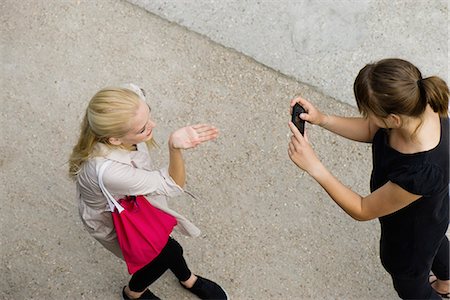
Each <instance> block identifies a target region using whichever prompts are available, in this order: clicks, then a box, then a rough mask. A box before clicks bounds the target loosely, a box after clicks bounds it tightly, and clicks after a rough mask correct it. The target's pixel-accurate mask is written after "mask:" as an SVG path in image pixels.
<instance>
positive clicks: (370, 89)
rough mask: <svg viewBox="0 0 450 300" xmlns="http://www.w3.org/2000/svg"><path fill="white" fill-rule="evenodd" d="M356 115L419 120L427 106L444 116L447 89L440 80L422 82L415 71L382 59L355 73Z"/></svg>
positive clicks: (396, 61)
mask: <svg viewBox="0 0 450 300" xmlns="http://www.w3.org/2000/svg"><path fill="white" fill-rule="evenodd" d="M353 91H354V93H355V98H356V103H357V105H358V109H359V111H360V113H362V114H363V115H364V116H367V115H368V114H369V113H372V114H374V115H375V116H377V117H381V118H385V117H387V116H388V115H389V114H398V115H406V116H411V117H420V116H421V115H422V114H423V112H424V111H425V108H426V107H427V104H430V106H431V108H432V109H433V110H434V111H435V112H437V113H439V114H440V115H446V114H447V112H448V98H449V88H448V86H447V84H446V83H445V81H444V80H442V79H441V78H439V77H436V76H432V77H427V78H422V74H421V73H420V71H419V69H418V68H417V67H415V66H414V65H413V64H411V63H410V62H407V61H405V60H402V59H397V58H390V59H383V60H381V61H379V62H377V63H373V64H368V65H366V66H365V67H364V68H362V69H361V71H359V74H358V76H357V77H356V79H355V83H354V85H353Z"/></svg>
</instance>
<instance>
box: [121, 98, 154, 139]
mask: <svg viewBox="0 0 450 300" xmlns="http://www.w3.org/2000/svg"><path fill="white" fill-rule="evenodd" d="M150 112H151V111H150V106H148V104H147V103H145V102H144V101H139V107H138V110H137V112H136V116H135V117H134V118H133V119H131V121H130V127H131V129H130V131H128V133H127V134H126V135H125V136H123V137H121V138H119V139H118V140H120V142H121V144H122V145H124V146H131V145H135V144H138V143H142V142H146V141H148V140H150V139H151V138H152V137H153V128H155V127H156V123H155V122H153V120H152V119H151V114H150Z"/></svg>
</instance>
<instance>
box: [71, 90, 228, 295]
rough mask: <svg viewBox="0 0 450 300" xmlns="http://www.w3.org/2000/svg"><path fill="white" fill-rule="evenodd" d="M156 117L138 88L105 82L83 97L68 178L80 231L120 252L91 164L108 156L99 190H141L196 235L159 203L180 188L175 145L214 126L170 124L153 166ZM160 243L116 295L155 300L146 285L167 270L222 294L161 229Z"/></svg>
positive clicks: (200, 137)
mask: <svg viewBox="0 0 450 300" xmlns="http://www.w3.org/2000/svg"><path fill="white" fill-rule="evenodd" d="M155 126H156V124H155V123H154V122H153V120H152V117H151V110H150V106H149V105H148V104H147V103H146V99H145V93H144V91H143V90H142V89H140V88H139V87H137V86H136V85H133V84H129V85H125V86H124V87H113V88H105V89H103V90H100V91H99V92H97V93H96V94H95V95H94V97H93V98H92V99H91V101H90V102H89V105H88V107H87V110H86V113H85V116H84V120H83V122H82V125H81V134H80V137H79V140H78V143H77V144H76V145H75V147H74V148H73V152H72V155H71V157H70V176H71V177H72V178H73V179H74V180H75V182H76V187H77V197H78V201H79V212H80V216H81V219H82V220H83V223H84V225H85V227H86V228H87V230H88V232H89V233H90V234H91V235H92V236H93V237H94V238H95V239H97V240H98V241H99V242H100V243H101V244H102V245H103V246H104V247H105V248H106V249H108V250H109V251H111V252H112V253H114V254H115V255H116V256H118V257H120V258H123V256H122V253H121V250H120V247H119V244H118V241H117V236H116V232H115V229H114V225H113V221H112V217H111V211H110V209H109V206H108V203H107V199H106V197H105V195H103V194H102V191H101V188H100V187H99V182H98V177H97V176H98V174H97V169H98V166H99V165H101V164H103V163H105V162H106V161H110V165H109V166H108V167H107V168H106V170H105V172H104V175H103V177H102V178H103V182H104V186H105V187H106V189H107V190H108V191H109V192H110V193H111V194H112V195H113V196H114V197H115V198H117V199H121V198H123V197H126V196H129V195H131V196H133V195H145V196H147V200H148V201H149V202H150V203H151V204H152V205H153V206H155V207H156V208H157V209H160V210H161V211H163V212H164V217H165V218H168V219H172V220H173V222H174V223H177V224H178V225H177V227H178V228H179V229H180V231H181V232H183V233H185V234H187V235H191V236H197V235H199V230H198V228H197V227H195V225H193V224H192V223H191V222H189V221H188V220H187V219H186V218H185V217H183V216H182V215H180V214H178V213H177V212H175V211H173V210H171V209H170V208H169V207H168V206H167V202H166V198H167V197H173V196H176V195H179V194H181V193H183V187H184V184H185V165H184V160H183V156H182V150H186V149H190V148H194V147H196V146H198V145H200V144H202V143H205V142H207V141H210V140H213V139H215V138H216V137H217V135H218V130H217V129H216V128H215V127H213V126H211V125H207V124H198V125H193V126H187V127H184V128H181V129H178V130H176V131H174V132H173V133H172V134H171V135H170V137H169V141H168V149H169V165H168V167H166V168H162V169H160V170H155V169H154V168H153V166H152V164H151V161H150V157H149V153H148V148H147V144H152V143H153V129H154V128H155ZM165 238H166V239H167V244H166V246H165V247H164V248H163V249H162V251H161V252H160V253H159V254H158V256H157V257H156V258H154V259H153V260H152V261H150V262H148V264H147V265H145V266H143V267H142V268H141V269H139V270H138V271H137V272H135V273H134V274H132V277H131V279H130V281H129V283H128V285H126V286H125V287H124V288H123V290H122V297H123V299H159V298H158V297H157V296H156V295H154V294H153V293H152V292H151V291H150V290H149V289H148V286H150V285H151V284H152V283H153V282H154V281H156V280H157V279H158V278H159V277H160V276H161V275H162V274H163V273H164V272H165V271H166V270H168V269H170V270H171V271H172V272H173V273H174V274H175V276H176V277H177V278H178V280H179V281H180V284H181V285H182V286H183V287H184V288H186V289H188V290H189V291H191V292H192V293H194V294H195V295H197V296H198V297H199V298H201V299H227V295H226V293H225V291H224V290H223V289H222V288H221V287H220V286H219V285H218V284H217V283H215V282H213V281H211V280H208V279H206V278H203V277H201V276H197V275H195V274H193V273H192V272H191V271H190V269H189V268H188V266H187V264H186V261H185V259H184V257H183V249H182V247H181V245H180V244H179V243H178V242H177V241H176V240H175V239H173V238H172V237H170V236H169V235H167V236H166V237H165Z"/></svg>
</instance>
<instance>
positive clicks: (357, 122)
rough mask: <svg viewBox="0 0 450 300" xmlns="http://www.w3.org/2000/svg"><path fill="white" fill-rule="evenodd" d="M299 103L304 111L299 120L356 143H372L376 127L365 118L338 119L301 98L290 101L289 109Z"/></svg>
mask: <svg viewBox="0 0 450 300" xmlns="http://www.w3.org/2000/svg"><path fill="white" fill-rule="evenodd" d="M295 103H299V104H300V105H301V106H303V108H304V109H305V110H306V113H305V114H301V116H300V117H301V118H302V119H303V120H305V121H307V122H309V123H311V124H315V125H319V126H321V127H323V128H325V129H327V130H329V131H331V132H333V133H336V134H338V135H340V136H343V137H345V138H347V139H350V140H353V141H358V142H366V143H368V142H372V139H373V136H374V135H375V132H376V131H377V130H378V127H377V126H376V125H374V124H371V122H370V121H369V119H366V118H352V117H338V116H331V115H327V114H323V113H322V112H320V111H319V110H318V109H317V108H315V107H314V105H312V104H311V103H310V102H309V101H308V100H306V99H303V98H301V97H298V98H295V99H292V100H291V107H293V106H294V105H295Z"/></svg>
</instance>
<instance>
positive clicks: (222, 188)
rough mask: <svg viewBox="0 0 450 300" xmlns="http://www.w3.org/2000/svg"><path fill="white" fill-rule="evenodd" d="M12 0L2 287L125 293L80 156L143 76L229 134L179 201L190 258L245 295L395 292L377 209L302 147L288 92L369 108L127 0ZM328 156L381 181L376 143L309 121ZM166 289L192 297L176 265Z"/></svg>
mask: <svg viewBox="0 0 450 300" xmlns="http://www.w3.org/2000/svg"><path fill="white" fill-rule="evenodd" d="M0 10H1V24H2V27H1V37H0V38H1V45H2V55H1V57H2V70H3V71H2V76H1V88H2V91H3V93H2V94H3V97H1V116H0V120H1V124H0V128H1V130H0V134H1V136H0V141H1V143H0V152H1V160H0V170H1V172H0V180H1V183H2V188H1V189H0V193H1V194H0V197H1V204H2V206H1V210H0V211H1V213H0V228H1V229H0V234H1V237H2V238H1V240H0V257H1V264H0V298H1V299H119V293H120V290H121V287H122V286H123V285H125V284H126V283H127V280H128V278H129V276H128V274H127V272H126V267H125V264H124V263H122V262H120V261H119V260H118V259H116V258H114V257H113V255H112V254H110V253H108V252H107V251H106V250H104V249H103V248H102V247H101V246H100V244H98V243H97V242H96V241H94V240H93V239H92V238H91V237H90V236H89V235H88V234H87V232H86V231H85V230H84V229H83V227H82V224H81V222H80V219H79V217H78V212H77V205H76V202H75V197H74V193H75V189H74V184H73V183H72V182H71V181H70V180H69V179H68V177H67V168H68V166H67V159H68V156H69V154H70V152H71V148H72V146H73V144H74V143H75V140H76V138H77V135H78V129H79V122H80V120H81V116H82V114H83V112H84V109H85V107H86V104H87V102H88V101H89V99H90V97H91V96H92V95H93V94H94V93H95V92H96V91H97V90H98V89H99V88H101V87H104V86H107V85H114V84H120V83H123V82H135V83H137V84H139V85H141V86H142V87H144V88H145V89H146V90H147V92H148V94H149V96H150V97H149V98H150V104H151V106H152V109H153V112H154V118H155V119H156V121H157V123H158V124H159V126H158V128H157V130H155V136H156V139H157V140H158V141H159V144H160V145H161V147H160V149H157V150H155V151H154V152H153V156H154V158H155V160H156V162H157V164H158V165H161V166H162V165H164V164H165V163H166V162H167V151H166V142H167V137H168V135H169V133H170V132H171V131H172V130H174V129H176V128H178V127H181V126H184V125H186V124H193V123H197V122H210V123H213V124H215V125H216V126H217V127H218V128H220V130H221V136H220V137H219V139H218V140H217V141H215V142H212V143H209V144H206V145H202V146H201V147H199V148H198V149H195V150H192V151H188V152H186V153H185V158H186V164H187V172H188V190H190V191H191V192H192V193H194V194H195V195H196V196H197V197H198V199H197V200H194V199H191V198H189V197H178V198H174V199H172V201H171V203H172V205H173V206H174V207H175V208H176V209H178V210H180V211H183V212H184V214H185V215H187V216H189V218H190V219H191V220H192V221H194V222H195V223H196V224H197V225H198V226H199V227H200V228H201V230H202V235H201V236H200V237H199V238H185V237H183V236H180V235H179V234H175V236H176V237H177V238H178V239H179V241H180V242H181V243H182V245H183V246H184V249H185V254H186V257H187V260H188V262H189V265H190V266H191V269H192V270H193V271H194V272H196V273H198V274H201V275H203V276H206V277H208V278H212V279H214V280H216V281H218V282H219V283H220V284H222V285H223V286H224V287H225V288H226V289H227V291H228V293H229V294H230V296H231V297H232V299H323V298H330V299H395V298H396V293H395V291H394V290H393V288H392V286H391V283H390V279H389V276H388V275H387V273H386V272H385V271H384V270H383V269H382V267H381V265H380V262H379V259H378V238H379V225H378V222H377V221H376V220H375V221H371V222H365V223H359V222H356V221H353V220H352V219H351V218H350V217H348V216H347V215H346V214H345V213H343V212H342V211H341V210H340V209H339V208H338V207H337V206H336V205H335V204H333V203H332V201H331V200H330V199H329V198H328V196H327V195H326V193H325V192H323V191H322V189H321V188H320V187H319V186H318V184H316V183H315V182H314V181H313V180H312V179H311V178H309V177H308V176H307V175H305V174H304V173H302V172H301V171H300V170H298V169H297V168H296V167H295V166H294V165H293V164H292V163H291V162H290V160H289V158H288V156H287V144H288V139H289V138H288V137H289V130H288V128H287V122H288V120H289V115H288V106H289V100H290V99H291V98H292V97H293V96H295V95H297V94H301V95H303V96H305V97H307V98H309V99H310V100H311V101H313V102H314V103H315V104H316V105H317V106H318V107H319V108H321V109H323V110H324V111H326V112H328V113H337V114H344V115H355V114H356V113H357V112H356V111H355V109H354V108H353V107H352V106H349V105H347V104H342V103H338V102H335V101H332V99H331V98H330V97H328V96H326V95H323V94H321V93H319V92H317V91H316V90H314V89H313V88H311V87H309V86H307V85H305V84H301V83H299V82H297V81H295V80H293V79H292V78H289V77H286V76H284V75H282V74H280V73H278V72H276V71H274V70H273V69H270V68H268V67H265V66H263V65H261V64H259V63H257V62H255V61H254V60H253V59H251V58H248V57H246V56H244V55H242V54H240V53H238V52H236V51H234V50H230V49H228V48H225V47H223V46H220V45H218V44H215V43H214V42H212V41H211V40H209V39H207V38H205V37H203V36H200V35H198V34H196V33H193V32H191V31H188V30H187V29H186V28H184V27H181V26H179V25H176V24H173V23H170V22H168V21H165V20H163V19H161V18H160V17H157V16H155V15H153V14H150V13H148V12H147V11H145V10H143V9H141V8H139V7H137V6H134V5H132V4H130V3H128V2H125V1H113V0H102V1H57V0H51V1H13V0H5V1H2V2H1V4H0ZM307 130H308V134H309V139H310V142H311V143H312V144H313V145H314V147H315V149H316V150H317V153H318V155H319V156H320V157H321V158H322V159H323V160H324V161H325V164H326V165H327V166H328V167H329V168H330V169H331V170H332V172H333V173H334V174H335V175H336V176H337V177H338V178H340V179H341V180H342V181H343V182H344V183H345V184H347V185H349V186H352V187H353V188H354V189H355V190H356V191H357V192H360V193H362V194H365V193H367V192H368V181H369V173H370V169H371V159H370V148H369V146H368V145H362V144H355V143H351V142H348V141H346V140H344V139H342V138H339V137H336V136H333V135H331V134H329V133H328V132H326V131H324V130H322V129H320V128H318V127H311V126H307ZM152 290H153V291H154V292H155V293H156V294H157V295H159V296H160V297H161V298H163V299H193V297H192V295H190V294H189V293H188V292H186V291H185V290H183V289H182V288H181V287H180V286H179V285H178V283H177V281H176V279H175V277H174V276H173V275H172V274H171V273H169V272H168V273H166V274H165V275H164V276H163V278H162V279H160V280H159V281H157V282H156V283H155V284H154V285H153V286H152Z"/></svg>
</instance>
